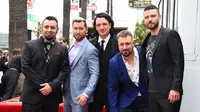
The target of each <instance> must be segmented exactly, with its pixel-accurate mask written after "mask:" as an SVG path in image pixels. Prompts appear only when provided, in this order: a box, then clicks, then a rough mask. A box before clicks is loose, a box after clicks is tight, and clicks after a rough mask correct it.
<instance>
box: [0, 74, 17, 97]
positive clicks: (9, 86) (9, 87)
mask: <svg viewBox="0 0 200 112" xmlns="http://www.w3.org/2000/svg"><path fill="white" fill-rule="evenodd" d="M19 75H20V73H19V72H18V71H16V70H7V71H6V73H5V74H4V75H3V77H2V83H3V85H4V86H5V92H4V94H3V97H2V101H3V100H8V99H11V98H12V96H13V93H14V91H15V88H16V86H17V83H18V79H19Z"/></svg>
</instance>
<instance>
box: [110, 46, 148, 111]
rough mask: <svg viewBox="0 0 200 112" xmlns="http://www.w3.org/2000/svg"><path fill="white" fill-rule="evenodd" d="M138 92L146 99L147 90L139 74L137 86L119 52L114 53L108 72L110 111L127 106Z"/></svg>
mask: <svg viewBox="0 0 200 112" xmlns="http://www.w3.org/2000/svg"><path fill="white" fill-rule="evenodd" d="M136 49H137V50H138V53H140V48H139V47H136ZM139 92H140V93H141V95H142V96H143V98H144V99H145V100H146V101H147V99H148V98H147V96H148V91H147V87H146V84H145V81H144V79H143V78H142V77H141V74H140V76H139V86H137V85H135V83H133V82H132V81H131V79H130V76H129V74H128V72H127V68H126V65H125V64H124V61H123V59H122V55H121V53H118V54H116V55H115V56H114V57H113V58H112V59H110V68H109V74H108V98H109V103H110V111H111V112H118V111H119V108H125V107H127V106H129V105H130V104H131V103H133V102H134V100H135V99H136V98H137V96H138V93H139Z"/></svg>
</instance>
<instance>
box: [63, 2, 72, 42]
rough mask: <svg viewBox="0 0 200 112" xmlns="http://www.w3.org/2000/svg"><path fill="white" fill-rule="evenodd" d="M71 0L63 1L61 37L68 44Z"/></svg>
mask: <svg viewBox="0 0 200 112" xmlns="http://www.w3.org/2000/svg"><path fill="white" fill-rule="evenodd" d="M70 9H71V0H63V31H62V32H63V37H64V39H65V40H66V41H67V42H68V43H69V32H70Z"/></svg>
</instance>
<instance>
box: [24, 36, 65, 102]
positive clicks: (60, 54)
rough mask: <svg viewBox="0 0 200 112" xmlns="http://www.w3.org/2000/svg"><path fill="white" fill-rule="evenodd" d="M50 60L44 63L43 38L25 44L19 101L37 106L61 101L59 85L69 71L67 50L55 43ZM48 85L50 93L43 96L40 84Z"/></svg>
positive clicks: (50, 53)
mask: <svg viewBox="0 0 200 112" xmlns="http://www.w3.org/2000/svg"><path fill="white" fill-rule="evenodd" d="M49 55H50V58H49V61H48V62H46V54H45V52H44V40H43V37H41V38H39V39H36V40H30V41H27V42H25V44H24V49H23V53H22V59H21V64H22V72H23V73H24V75H25V80H24V86H23V91H22V95H21V101H23V102H25V103H30V104H37V103H39V102H40V101H41V100H43V101H45V102H44V103H47V104H48V103H54V104H56V103H59V102H61V100H62V92H61V84H62V83H63V82H64V80H65V78H66V76H67V74H68V71H69V60H68V53H67V48H66V47H64V46H62V45H61V44H59V43H58V42H56V41H55V43H54V45H53V46H52V48H51V50H50V52H49ZM42 83H49V85H50V86H51V88H52V90H53V91H52V93H50V94H49V95H48V96H43V95H42V94H41V92H40V91H39V89H41V88H42V87H41V86H40V84H42Z"/></svg>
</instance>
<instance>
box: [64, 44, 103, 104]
mask: <svg viewBox="0 0 200 112" xmlns="http://www.w3.org/2000/svg"><path fill="white" fill-rule="evenodd" d="M98 79H99V55H98V50H97V49H96V48H95V47H94V46H93V45H92V44H91V43H90V42H89V41H88V40H87V41H86V42H85V43H84V44H83V46H82V47H81V48H80V50H79V52H78V54H77V56H76V57H75V59H74V60H73V62H72V63H71V65H70V74H69V76H68V77H67V81H66V82H65V87H64V88H65V91H64V92H65V93H64V95H68V96H71V99H72V101H73V102H74V103H77V102H78V100H79V99H76V97H77V96H79V95H80V94H83V93H84V94H86V95H87V96H88V97H89V99H88V102H92V101H93V92H94V90H95V88H96V85H97V81H98ZM67 89H69V91H70V92H68V91H67ZM69 94H70V95H69Z"/></svg>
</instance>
